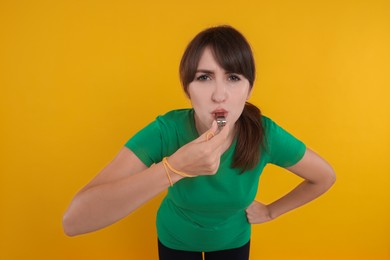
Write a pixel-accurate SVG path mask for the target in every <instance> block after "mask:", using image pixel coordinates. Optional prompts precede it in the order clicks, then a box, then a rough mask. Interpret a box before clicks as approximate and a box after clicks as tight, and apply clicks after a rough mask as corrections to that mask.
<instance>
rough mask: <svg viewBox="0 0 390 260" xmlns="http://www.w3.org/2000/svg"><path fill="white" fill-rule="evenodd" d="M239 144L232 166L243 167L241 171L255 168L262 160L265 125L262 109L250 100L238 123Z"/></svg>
mask: <svg viewBox="0 0 390 260" xmlns="http://www.w3.org/2000/svg"><path fill="white" fill-rule="evenodd" d="M236 130H237V133H236V136H237V145H236V150H235V153H234V156H233V163H232V168H239V169H241V173H243V172H245V171H246V170H251V169H253V168H254V167H255V166H256V165H257V164H258V163H259V161H260V147H261V146H262V145H263V135H264V133H263V125H262V122H261V111H260V109H259V108H257V107H256V106H255V105H252V104H251V103H249V102H246V103H245V107H244V110H243V112H242V114H241V116H240V118H239V119H238V121H237V123H236Z"/></svg>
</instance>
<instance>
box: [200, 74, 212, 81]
mask: <svg viewBox="0 0 390 260" xmlns="http://www.w3.org/2000/svg"><path fill="white" fill-rule="evenodd" d="M210 79H211V78H210V76H209V75H207V74H202V75H200V76H198V77H196V80H199V81H206V80H210Z"/></svg>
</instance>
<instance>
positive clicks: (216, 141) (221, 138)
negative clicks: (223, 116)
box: [210, 124, 230, 148]
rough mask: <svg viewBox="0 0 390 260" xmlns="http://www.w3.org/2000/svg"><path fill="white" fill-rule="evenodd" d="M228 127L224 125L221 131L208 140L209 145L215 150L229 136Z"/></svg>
mask: <svg viewBox="0 0 390 260" xmlns="http://www.w3.org/2000/svg"><path fill="white" fill-rule="evenodd" d="M229 130H230V125H229V124H226V125H225V126H224V127H222V129H221V130H220V131H219V132H218V133H217V134H216V135H215V136H214V137H213V139H211V140H210V144H211V145H212V146H213V147H214V148H216V147H219V146H220V145H221V144H223V143H224V142H225V141H226V139H227V138H228V136H229V132H230V131H229Z"/></svg>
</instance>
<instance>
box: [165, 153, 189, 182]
mask: <svg viewBox="0 0 390 260" xmlns="http://www.w3.org/2000/svg"><path fill="white" fill-rule="evenodd" d="M167 158H168V157H164V158H163V160H162V162H163V164H164V166H168V168H169V169H170V170H171V171H173V172H174V173H176V174H179V175H180V176H183V177H189V178H193V177H196V175H190V174H187V173H184V172H180V171H178V170H175V169H174V168H173V167H172V166H171V165H170V164H169V163H168V160H167Z"/></svg>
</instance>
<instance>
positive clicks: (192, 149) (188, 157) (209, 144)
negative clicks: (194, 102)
mask: <svg viewBox="0 0 390 260" xmlns="http://www.w3.org/2000/svg"><path fill="white" fill-rule="evenodd" d="M229 132H230V131H229V125H228V124H226V125H225V126H224V127H223V128H222V129H221V131H219V132H218V125H217V122H216V121H213V124H212V126H211V128H210V129H209V130H208V131H206V132H205V133H203V134H202V135H201V136H199V137H198V138H197V139H195V140H194V141H192V142H190V143H188V144H186V145H184V146H182V147H181V148H180V149H179V150H177V151H176V152H175V153H174V154H172V155H171V156H170V157H169V158H168V162H169V164H170V165H171V166H172V167H173V168H174V169H176V170H178V171H181V172H185V173H187V174H190V175H195V176H199V175H213V174H215V173H216V172H217V171H218V168H219V163H220V158H221V155H222V154H223V153H224V152H225V150H226V149H227V148H228V147H229V146H230V144H229V143H228V141H229V140H228V139H229V138H228V136H229ZM210 133H212V134H210ZM208 136H211V138H209V139H208V138H207V137H208Z"/></svg>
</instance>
